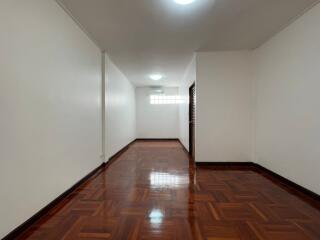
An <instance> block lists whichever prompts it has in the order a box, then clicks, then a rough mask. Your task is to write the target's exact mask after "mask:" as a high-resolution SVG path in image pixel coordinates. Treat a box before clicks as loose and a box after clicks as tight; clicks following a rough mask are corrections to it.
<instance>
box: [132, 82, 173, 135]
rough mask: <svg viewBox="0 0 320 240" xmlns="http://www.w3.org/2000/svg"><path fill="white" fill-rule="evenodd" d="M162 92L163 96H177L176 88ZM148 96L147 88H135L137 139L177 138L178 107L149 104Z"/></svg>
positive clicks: (148, 90)
mask: <svg viewBox="0 0 320 240" xmlns="http://www.w3.org/2000/svg"><path fill="white" fill-rule="evenodd" d="M163 90H164V94H165V95H170V96H174V95H178V88H175V87H168V88H163ZM150 94H151V90H150V88H148V87H137V88H136V104H137V138H178V137H179V105H178V104H164V105H162V104H159V105H158V104H150ZM152 94H154V93H152Z"/></svg>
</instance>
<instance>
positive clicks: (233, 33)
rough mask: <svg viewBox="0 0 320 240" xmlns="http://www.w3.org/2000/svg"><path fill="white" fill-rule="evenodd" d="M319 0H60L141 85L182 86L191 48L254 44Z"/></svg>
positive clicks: (247, 46) (255, 45)
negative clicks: (156, 76)
mask: <svg viewBox="0 0 320 240" xmlns="http://www.w3.org/2000/svg"><path fill="white" fill-rule="evenodd" d="M317 1H318V0H196V1H195V2H194V3H193V4H190V5H178V4H176V3H174V1H173V0H59V2H60V4H62V5H63V7H64V8H65V9H67V10H68V11H69V13H71V15H72V16H73V17H74V18H75V19H76V21H77V22H78V23H79V24H80V25H81V26H82V27H83V28H84V29H85V30H86V32H87V33H88V34H89V35H90V36H91V38H93V40H94V41H95V42H96V43H97V44H98V45H99V47H100V48H101V49H102V50H106V51H107V53H108V55H109V56H110V57H111V59H112V61H113V62H114V63H115V64H116V65H117V66H118V67H119V68H120V70H121V71H122V72H123V73H124V74H125V75H126V76H127V77H128V79H129V80H130V81H131V82H132V83H134V84H135V85H137V86H146V85H165V86H178V85H179V82H180V81H181V79H182V77H183V74H184V71H185V69H186V67H187V65H188V64H189V62H190V61H191V58H192V55H193V52H195V51H216V50H238V49H253V48H256V47H258V46H260V45H261V44H262V43H264V42H265V41H266V40H267V39H269V38H270V37H271V36H273V35H274V34H275V33H277V32H278V31H280V30H281V29H282V28H283V27H284V26H286V25H287V24H288V23H290V22H291V21H292V20H293V19H295V18H296V17H297V16H299V15H300V14H302V13H303V12H304V11H305V10H306V9H307V8H309V7H310V6H312V5H313V4H314V3H315V2H317ZM151 73H162V74H164V75H165V76H166V77H165V79H164V80H162V81H160V82H154V81H152V80H150V79H148V75H149V74H151Z"/></svg>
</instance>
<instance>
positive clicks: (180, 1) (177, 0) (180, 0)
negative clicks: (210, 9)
mask: <svg viewBox="0 0 320 240" xmlns="http://www.w3.org/2000/svg"><path fill="white" fill-rule="evenodd" d="M174 1H175V3H178V4H181V5H187V4H190V3H193V2H194V1H195V0H174Z"/></svg>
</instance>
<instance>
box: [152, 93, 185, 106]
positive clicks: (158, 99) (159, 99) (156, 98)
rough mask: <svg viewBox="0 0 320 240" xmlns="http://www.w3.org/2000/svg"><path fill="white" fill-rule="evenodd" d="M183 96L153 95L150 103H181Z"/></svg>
mask: <svg viewBox="0 0 320 240" xmlns="http://www.w3.org/2000/svg"><path fill="white" fill-rule="evenodd" d="M180 103H182V98H181V97H180V96H167V95H151V96H150V104H180Z"/></svg>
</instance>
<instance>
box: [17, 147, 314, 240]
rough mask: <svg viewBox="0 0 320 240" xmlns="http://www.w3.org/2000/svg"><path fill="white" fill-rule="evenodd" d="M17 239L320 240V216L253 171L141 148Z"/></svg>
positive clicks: (179, 150) (173, 149)
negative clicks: (214, 166)
mask: <svg viewBox="0 0 320 240" xmlns="http://www.w3.org/2000/svg"><path fill="white" fill-rule="evenodd" d="M19 239H45V240H50V239H95V240H97V239H141V240H142V239H145V240H150V239H163V240H166V239H183V240H187V239H208V240H235V239H242V240H250V239H258V240H261V239H271V240H277V239H279V240H287V239H288V240H289V239H290V240H295V239H317V240H319V239H320V212H319V211H318V210H316V209H315V208H313V207H311V206H310V205H308V204H307V203H306V202H304V201H302V200H300V199H299V198H297V197H295V196H294V195H292V194H290V193H288V192H287V191H285V190H284V189H282V188H280V187H279V186H277V185H276V184H274V183H273V182H271V181H270V180H268V179H266V178H265V177H263V176H262V175H260V174H259V173H256V172H253V171H250V170H215V169H212V168H211V169H210V168H207V167H201V168H198V169H197V170H196V171H195V169H194V167H193V165H192V164H190V163H189V160H188V155H187V154H186V153H185V152H184V150H183V148H182V147H181V145H180V144H179V143H178V142H175V141H168V142H165V141H160V142H156V141H153V142H145V141H138V142H135V143H134V144H132V145H131V146H130V148H129V149H128V150H127V151H126V152H124V153H123V154H122V155H121V156H120V157H119V159H117V160H116V161H115V162H114V163H112V165H110V166H109V167H108V168H107V169H105V170H102V171H101V172H100V173H98V174H96V175H95V176H93V177H92V178H91V179H90V180H89V181H88V182H87V183H86V184H84V185H82V186H81V187H80V188H79V189H78V190H77V191H75V192H74V193H73V194H72V195H71V196H70V197H68V199H66V200H65V201H63V202H62V203H60V204H59V205H58V206H57V207H56V208H55V209H53V210H52V211H51V212H50V214H48V215H46V216H44V217H43V218H42V219H41V220H40V221H39V222H38V223H37V224H35V225H34V226H32V227H31V228H30V229H29V230H28V231H26V232H25V233H24V234H23V235H22V236H21V237H20V238H19Z"/></svg>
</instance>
